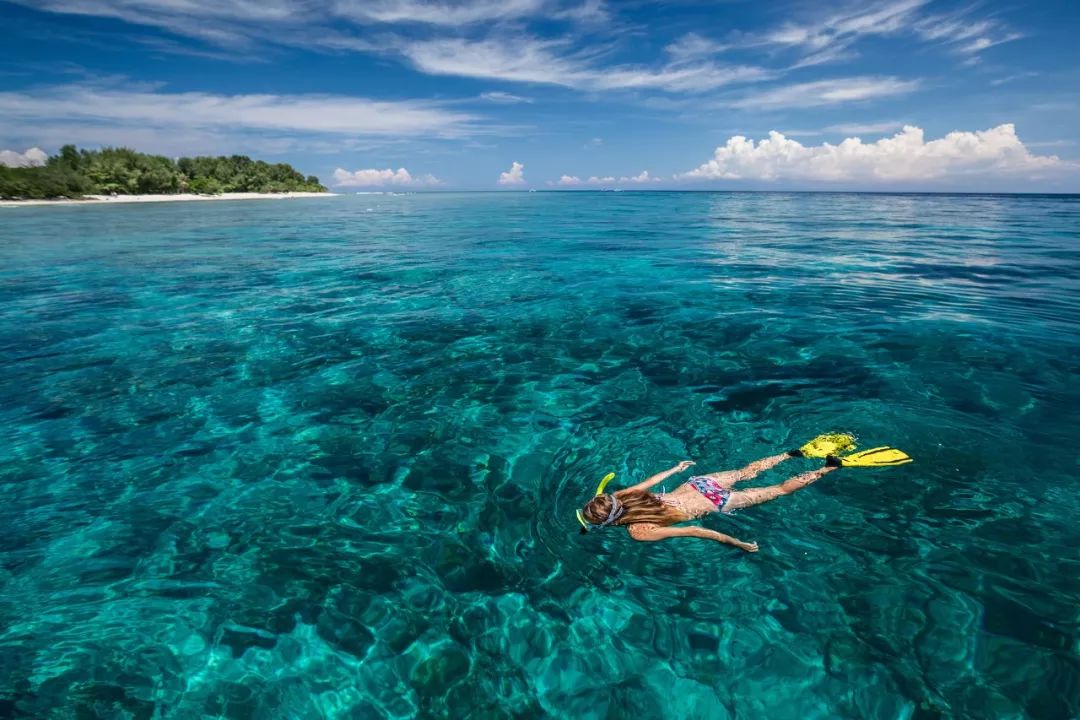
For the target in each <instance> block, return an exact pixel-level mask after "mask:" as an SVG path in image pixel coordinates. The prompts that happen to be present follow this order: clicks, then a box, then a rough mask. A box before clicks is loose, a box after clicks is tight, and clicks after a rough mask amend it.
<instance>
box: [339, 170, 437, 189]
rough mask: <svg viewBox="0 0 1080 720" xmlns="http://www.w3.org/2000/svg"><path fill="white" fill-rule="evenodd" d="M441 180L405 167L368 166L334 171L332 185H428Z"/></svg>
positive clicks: (435, 183)
mask: <svg viewBox="0 0 1080 720" xmlns="http://www.w3.org/2000/svg"><path fill="white" fill-rule="evenodd" d="M441 182H442V181H441V180H439V178H437V177H435V176H434V175H412V174H411V173H409V171H408V170H406V169H405V168H398V169H397V170H391V169H390V168H386V169H385V170H379V169H377V168H368V169H365V170H354V171H352V172H349V171H348V170H345V169H343V168H338V169H337V170H335V171H334V185H336V186H338V187H386V186H388V185H395V186H407V187H430V186H432V185H439V184H440V183H441Z"/></svg>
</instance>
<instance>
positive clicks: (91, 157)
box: [0, 145, 326, 199]
mask: <svg viewBox="0 0 1080 720" xmlns="http://www.w3.org/2000/svg"><path fill="white" fill-rule="evenodd" d="M183 192H190V193H209V194H217V193H226V192H255V193H276V192H326V188H325V187H323V185H322V184H321V183H320V182H319V179H318V178H317V177H315V176H314V175H309V176H308V177H306V178H305V177H304V176H303V175H302V174H300V173H299V172H297V171H296V170H295V169H293V167H292V166H291V165H288V164H287V163H275V164H270V163H267V162H264V161H262V160H252V159H251V158H249V157H247V156H246V155H232V156H229V157H225V156H219V157H194V158H180V159H179V160H176V161H175V162H174V161H173V160H171V159H169V158H167V157H164V156H162V155H147V154H145V153H140V152H135V151H134V150H130V149H128V148H102V149H101V150H79V149H78V148H76V147H75V146H74V145H65V146H64V147H62V148H61V149H60V152H59V153H58V154H56V155H53V156H51V157H50V158H49V160H48V162H46V164H45V165H43V166H40V167H23V168H9V167H2V166H0V197H2V198H26V199H47V198H78V197H82V196H83V195H111V194H114V193H115V194H117V195H143V194H145V195H150V194H165V195H168V194H173V193H183Z"/></svg>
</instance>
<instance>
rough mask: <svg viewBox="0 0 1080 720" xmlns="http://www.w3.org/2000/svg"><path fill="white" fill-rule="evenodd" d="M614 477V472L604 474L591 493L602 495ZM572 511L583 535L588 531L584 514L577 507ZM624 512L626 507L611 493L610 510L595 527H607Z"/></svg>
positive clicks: (595, 495) (594, 495)
mask: <svg viewBox="0 0 1080 720" xmlns="http://www.w3.org/2000/svg"><path fill="white" fill-rule="evenodd" d="M614 479H615V473H608V474H607V475H605V476H604V479H603V480H601V481H600V484H599V485H597V486H596V492H594V493H593V497H597V496H599V495H603V494H604V488H606V487H607V484H608V483H609V482H611V481H612V480H614ZM574 512H575V514H576V515H577V521H578V522H579V523H581V534H582V535H584V534H585V533H587V532H589V523H588V522H586V521H585V515H584V514H582V512H581V508H578V509H577V510H575V511H574ZM624 512H626V508H624V507H623V506H622V503H621V502H619V500H618V498H616V497H615V496H614V495H612V496H611V512H609V513H608V516H607V520H605V521H604V522H602V523H600V524H599V525H598V526H597V527H607V526H608V525H610V524H611V523H613V522H615V521H616V520H618V519H619V518H621V517H622V515H623V513H624Z"/></svg>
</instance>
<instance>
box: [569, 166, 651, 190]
mask: <svg viewBox="0 0 1080 720" xmlns="http://www.w3.org/2000/svg"><path fill="white" fill-rule="evenodd" d="M654 182H662V179H661V178H658V177H653V176H652V175H650V174H649V171H648V170H642V171H641V172H640V173H638V174H637V175H630V176H627V175H623V176H622V177H620V178H616V177H615V176H614V175H606V176H598V175H593V176H591V177H589V178H587V179H585V180H582V179H581V178H579V177H578V176H577V175H563V176H562V177H560V178H559V179H558V180H556V181H555V182H549V183H548V185H557V186H559V187H578V186H581V185H614V184H616V183H634V184H642V183H654Z"/></svg>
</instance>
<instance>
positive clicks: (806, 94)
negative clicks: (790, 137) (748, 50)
mask: <svg viewBox="0 0 1080 720" xmlns="http://www.w3.org/2000/svg"><path fill="white" fill-rule="evenodd" d="M918 87H919V81H918V80H901V79H900V78H895V77H874V76H865V75H864V76H859V77H849V78H836V79H832V80H818V81H815V82H807V83H797V84H794V85H781V86H779V87H772V88H768V89H766V90H760V91H755V92H752V93H749V94H746V95H743V96H742V97H740V98H738V99H736V100H734V101H731V102H730V103H728V104H729V105H730V106H731V107H737V108H752V109H755V110H774V109H777V108H797V107H816V106H820V105H837V104H840V103H848V102H857V101H860V100H870V99H874V98H882V97H891V96H895V95H904V94H906V93H909V92H912V91H913V90H915V89H916V88H918Z"/></svg>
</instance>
